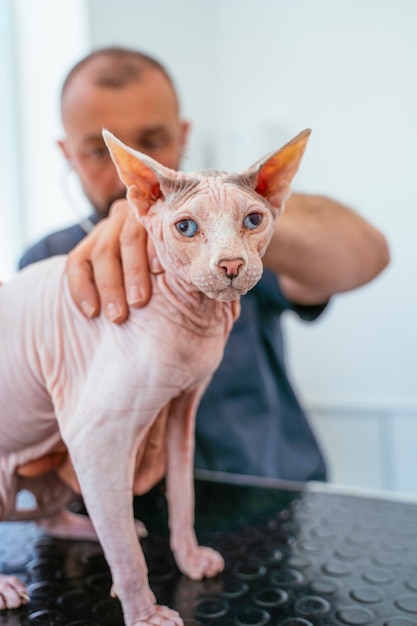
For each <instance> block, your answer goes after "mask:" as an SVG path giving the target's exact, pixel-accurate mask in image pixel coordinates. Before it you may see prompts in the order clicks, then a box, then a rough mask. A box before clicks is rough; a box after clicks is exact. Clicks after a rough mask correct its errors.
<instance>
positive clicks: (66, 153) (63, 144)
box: [56, 139, 73, 169]
mask: <svg viewBox="0 0 417 626" xmlns="http://www.w3.org/2000/svg"><path fill="white" fill-rule="evenodd" d="M56 144H57V146H58V148H59V149H60V150H61V152H62V154H63V155H64V158H65V160H66V162H67V163H68V166H69V168H70V169H71V168H72V167H73V162H72V158H71V155H70V153H69V150H68V147H67V144H66V141H65V139H58V141H57V142H56Z"/></svg>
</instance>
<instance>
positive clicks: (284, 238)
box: [21, 48, 389, 481]
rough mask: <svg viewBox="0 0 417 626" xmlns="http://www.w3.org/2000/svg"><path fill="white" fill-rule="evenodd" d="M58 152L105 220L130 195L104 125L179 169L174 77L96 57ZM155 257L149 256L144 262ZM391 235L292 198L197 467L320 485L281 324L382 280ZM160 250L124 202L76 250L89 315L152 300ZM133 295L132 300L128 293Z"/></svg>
mask: <svg viewBox="0 0 417 626" xmlns="http://www.w3.org/2000/svg"><path fill="white" fill-rule="evenodd" d="M62 119H63V125H64V130H65V133H66V136H65V138H64V139H63V140H62V141H61V142H60V146H61V149H62V151H63V153H64V155H65V157H66V159H67V160H68V162H69V163H70V164H71V166H72V167H73V168H74V170H75V172H76V173H77V174H78V176H79V178H80V181H81V184H82V186H83V189H84V192H85V194H86V196H87V197H88V198H89V200H90V202H91V204H92V205H93V207H94V209H95V216H94V217H93V221H95V222H97V221H99V220H100V219H101V218H104V217H105V216H106V215H107V213H108V212H109V209H110V207H111V206H112V205H113V202H114V201H115V200H117V199H118V198H122V197H124V195H125V189H124V188H123V186H122V185H121V183H120V182H119V180H118V177H117V174H116V172H115V170H114V167H113V165H112V163H111V161H110V157H109V155H108V153H107V151H106V148H105V146H104V143H103V140H102V137H101V130H102V128H103V127H105V128H108V129H109V130H110V131H111V132H113V133H114V134H115V135H116V136H117V137H118V138H120V139H121V140H122V141H123V142H124V143H126V144H127V145H129V146H131V147H133V148H135V149H137V150H139V151H141V152H145V153H148V154H149V155H150V156H152V157H153V158H155V159H156V160H158V161H160V162H161V163H162V164H164V165H166V166H168V167H171V168H174V169H177V168H178V167H179V165H180V159H181V153H182V151H183V149H184V147H185V145H186V139H187V132H188V124H187V123H186V122H184V121H182V120H181V118H180V112H179V106H178V100H177V97H176V94H175V90H174V87H173V84H172V81H171V79H170V78H169V76H168V75H167V73H166V71H165V70H164V69H163V68H162V67H161V66H160V65H159V64H157V63H155V62H154V61H153V60H152V59H149V57H144V56H143V55H140V54H138V53H136V52H133V51H126V50H123V49H114V48H110V49H103V50H100V51H96V52H95V53H93V54H92V55H90V56H89V57H87V58H86V59H84V60H83V61H81V62H80V63H79V64H78V65H77V66H76V67H75V68H74V69H73V70H72V71H71V72H70V74H69V76H68V77H67V79H66V81H65V83H64V87H63V92H62ZM83 237H84V232H83V231H82V230H80V228H79V226H78V227H74V228H73V229H66V230H65V231H61V233H55V234H53V235H50V236H49V237H48V238H46V240H44V241H43V242H41V243H40V244H37V246H35V247H34V248H32V249H31V250H29V251H28V252H27V253H26V255H25V256H24V257H23V259H22V263H21V266H22V267H23V266H24V265H26V264H28V263H29V262H33V261H35V260H38V259H40V258H43V257H46V256H50V255H52V254H59V253H66V252H68V251H69V250H70V249H71V248H72V247H73V246H74V245H75V244H77V243H78V242H79V241H80V240H81V239H82V238H83ZM148 258H149V261H148ZM388 258H389V253H388V248H387V244H386V241H385V239H384V237H383V236H382V235H381V233H379V232H378V231H377V230H376V229H375V228H373V227H372V226H371V225H370V224H368V223H367V222H366V221H365V220H363V219H362V218H361V217H360V216H358V215H357V214H356V213H354V212H353V211H351V210H349V209H347V208H345V207H343V206H341V205H340V204H338V203H336V202H334V201H332V200H330V199H328V198H324V197H318V196H309V195H303V194H293V195H292V196H291V197H290V198H289V200H288V202H287V205H286V211H285V212H284V214H283V215H282V217H280V218H279V220H278V222H277V228H276V231H275V233H274V236H273V238H272V240H271V243H270V245H269V247H268V250H267V252H266V255H265V257H264V262H265V271H264V276H263V277H262V279H261V280H260V282H259V283H258V285H256V287H255V288H254V289H253V290H252V291H251V292H249V293H248V294H247V295H246V296H245V297H244V298H243V299H242V312H241V316H240V318H239V320H238V321H237V322H236V325H235V327H234V329H233V331H232V334H231V337H230V339H229V342H228V344H227V346H226V351H225V356H224V360H223V362H222V364H221V365H220V367H219V369H218V371H217V372H216V374H215V376H214V378H213V381H212V383H211V385H210V386H209V388H208V390H207V392H206V394H205V396H204V398H203V399H202V402H201V404H200V408H199V411H198V419H197V427H196V459H195V464H196V466H197V467H200V468H209V469H214V470H219V471H227V472H233V473H242V474H250V475H257V476H269V477H275V478H281V479H287V480H297V481H306V480H310V479H315V480H323V479H325V476H326V470H325V463H324V460H323V457H322V455H321V452H320V450H319V447H318V445H317V442H316V440H315V438H314V436H313V433H312V432H311V429H310V427H309V424H308V421H307V419H306V416H305V414H304V412H303V410H302V408H301V407H300V405H299V403H298V401H297V398H296V396H295V394H294V392H293V389H292V387H291V384H290V382H289V380H288V376H287V372H286V368H285V360H284V350H283V338H282V331H281V324H280V318H281V315H282V313H283V312H284V311H286V310H292V311H294V312H296V313H297V314H298V315H299V316H300V317H301V318H303V319H306V320H313V319H315V318H316V317H317V316H318V315H319V314H320V313H321V312H322V311H323V309H324V308H325V307H326V304H327V302H328V301H329V299H330V297H331V296H332V295H333V294H335V293H338V292H342V291H346V290H349V289H353V288H355V287H358V286H360V285H363V284H365V283H366V282H368V281H370V280H372V279H373V278H374V277H375V276H377V275H378V274H379V273H380V272H381V271H382V269H383V268H384V267H385V266H386V265H387V263H388ZM149 267H150V268H151V271H159V270H160V268H159V266H158V262H157V259H156V258H155V256H154V254H153V251H152V249H149V250H148V252H147V250H146V237H145V234H144V232H143V230H142V228H141V227H140V225H139V224H138V223H137V222H136V221H135V219H134V217H133V211H132V210H131V209H130V208H129V206H128V205H127V202H126V201H125V200H119V201H118V202H116V204H115V205H114V206H113V208H112V210H111V212H110V216H109V217H108V218H106V219H101V221H100V223H99V224H98V226H97V227H96V228H94V230H93V231H92V232H91V234H90V235H89V236H88V237H87V238H86V239H84V241H83V242H82V243H81V244H79V246H77V247H76V248H75V249H74V250H73V252H71V253H70V255H69V257H68V262H67V272H68V278H69V281H70V288H71V291H72V294H73V297H74V299H75V301H76V302H77V304H78V305H79V306H80V308H81V309H82V310H83V311H84V313H85V314H86V315H88V316H91V317H92V316H94V315H97V314H98V313H99V311H100V308H103V310H104V313H105V314H106V315H107V317H108V318H109V319H111V320H112V321H114V322H117V323H121V322H123V321H124V319H126V317H127V315H128V304H129V305H131V306H144V305H146V302H147V300H148V299H149V297H151V293H150V281H149ZM125 294H126V295H125Z"/></svg>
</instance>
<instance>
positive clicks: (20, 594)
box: [0, 574, 29, 611]
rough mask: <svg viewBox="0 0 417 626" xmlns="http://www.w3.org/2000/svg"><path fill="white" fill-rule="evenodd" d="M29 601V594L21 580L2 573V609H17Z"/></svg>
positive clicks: (0, 593)
mask: <svg viewBox="0 0 417 626" xmlns="http://www.w3.org/2000/svg"><path fill="white" fill-rule="evenodd" d="M28 602H29V594H28V591H27V589H26V586H25V585H24V584H23V583H22V581H21V580H19V579H18V578H16V576H6V575H5V574H0V611H4V610H5V609H17V608H18V607H19V606H22V604H27V603H28Z"/></svg>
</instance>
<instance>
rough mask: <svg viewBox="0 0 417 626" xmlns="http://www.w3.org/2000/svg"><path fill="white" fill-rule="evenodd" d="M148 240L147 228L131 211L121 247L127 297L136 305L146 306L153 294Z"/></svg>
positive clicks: (122, 235) (125, 225)
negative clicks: (147, 252) (147, 247)
mask: <svg viewBox="0 0 417 626" xmlns="http://www.w3.org/2000/svg"><path fill="white" fill-rule="evenodd" d="M146 240H147V234H146V231H145V229H144V228H143V226H142V225H141V224H139V222H138V221H137V219H136V218H135V216H134V214H133V211H131V213H130V214H129V216H128V217H127V219H126V221H125V222H124V225H123V228H122V232H121V234H120V248H121V259H122V267H123V275H124V285H125V289H126V297H127V301H128V303H129V304H130V305H131V306H134V307H141V306H144V305H145V304H146V303H147V302H148V301H149V298H150V296H151V279H150V274H149V263H148V257H147V254H146Z"/></svg>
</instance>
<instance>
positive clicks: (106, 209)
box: [92, 191, 126, 219]
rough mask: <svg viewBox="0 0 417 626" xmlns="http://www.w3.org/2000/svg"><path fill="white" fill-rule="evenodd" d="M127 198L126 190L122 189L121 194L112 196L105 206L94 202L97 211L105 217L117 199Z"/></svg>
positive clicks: (101, 216)
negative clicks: (99, 205)
mask: <svg viewBox="0 0 417 626" xmlns="http://www.w3.org/2000/svg"><path fill="white" fill-rule="evenodd" d="M125 199H126V191H124V192H123V191H121V192H120V193H119V194H117V195H115V196H113V197H112V198H110V199H109V200H108V202H107V204H106V206H105V207H104V208H103V207H98V206H96V205H95V204H93V203H92V205H93V207H94V209H95V211H96V213H98V214H99V215H100V218H101V219H103V218H104V217H107V216H108V214H109V213H110V209H111V207H112V205H113V204H114V203H115V202H116V201H117V200H125Z"/></svg>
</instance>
